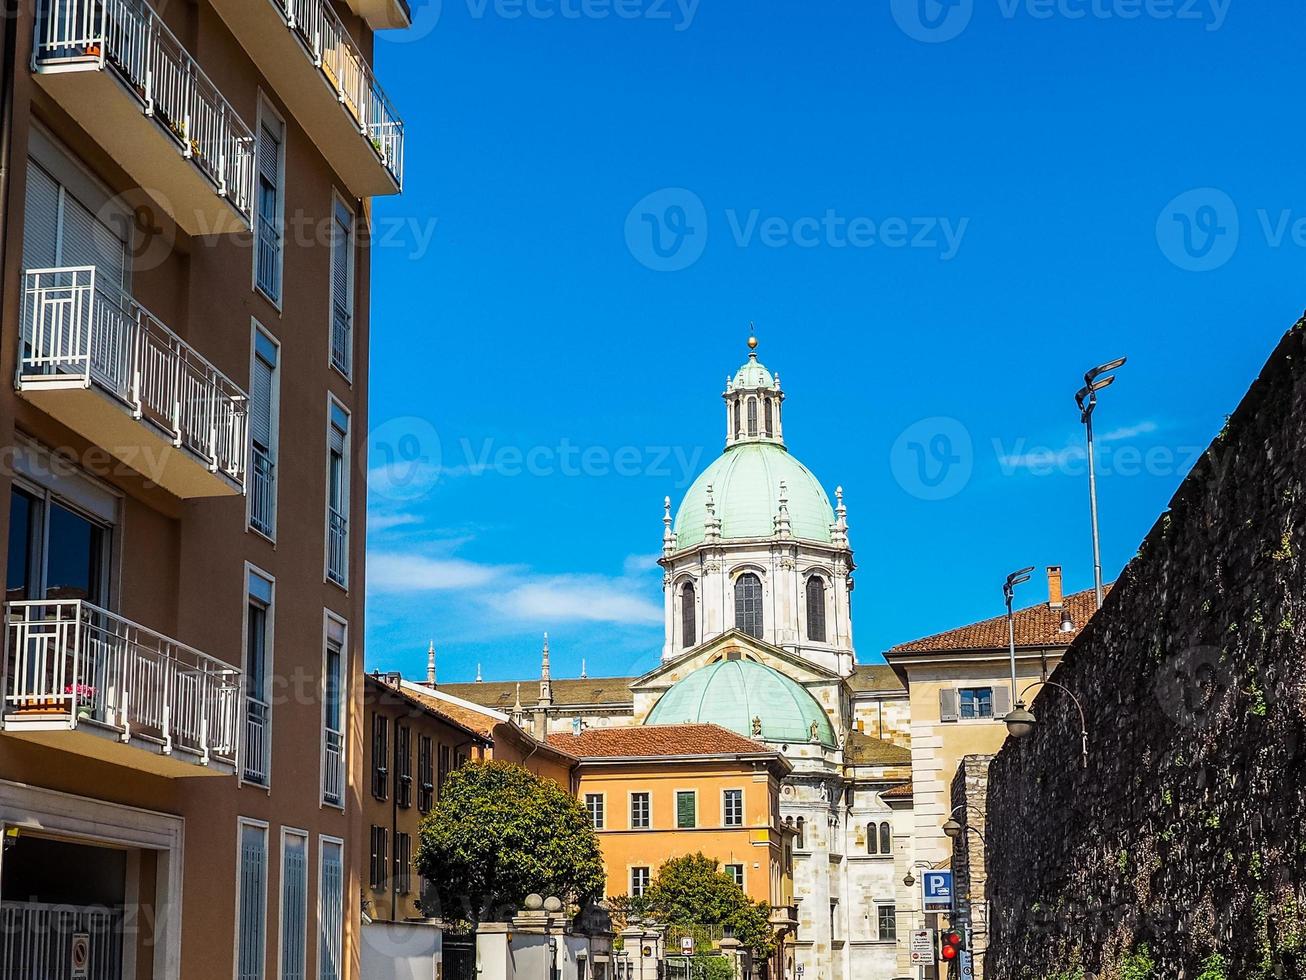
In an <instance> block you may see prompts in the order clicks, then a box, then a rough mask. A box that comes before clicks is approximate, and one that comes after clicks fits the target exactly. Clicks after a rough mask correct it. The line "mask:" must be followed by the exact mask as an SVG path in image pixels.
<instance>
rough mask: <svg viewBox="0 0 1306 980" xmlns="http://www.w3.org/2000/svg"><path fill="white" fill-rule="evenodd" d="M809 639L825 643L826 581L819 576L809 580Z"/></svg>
mask: <svg viewBox="0 0 1306 980" xmlns="http://www.w3.org/2000/svg"><path fill="white" fill-rule="evenodd" d="M807 638H808V639H809V640H815V641H816V642H817V643H824V642H825V580H824V579H823V578H821V576H819V575H813V576H812V577H811V578H809V579H808V580H807Z"/></svg>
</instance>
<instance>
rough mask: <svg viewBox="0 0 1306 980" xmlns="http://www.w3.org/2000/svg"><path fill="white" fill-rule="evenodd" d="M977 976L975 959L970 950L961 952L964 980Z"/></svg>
mask: <svg viewBox="0 0 1306 980" xmlns="http://www.w3.org/2000/svg"><path fill="white" fill-rule="evenodd" d="M974 975H975V957H974V954H973V953H971V951H970V950H968V949H963V950H962V951H961V976H962V980H970V978H971V977H973V976H974Z"/></svg>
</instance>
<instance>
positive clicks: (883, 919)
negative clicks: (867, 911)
mask: <svg viewBox="0 0 1306 980" xmlns="http://www.w3.org/2000/svg"><path fill="white" fill-rule="evenodd" d="M876 920H877V921H876V925H877V927H878V929H879V936H880V942H882V943H887V942H892V941H895V940H896V939H897V938H898V909H897V907H896V906H894V905H878V906H876Z"/></svg>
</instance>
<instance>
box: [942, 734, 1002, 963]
mask: <svg viewBox="0 0 1306 980" xmlns="http://www.w3.org/2000/svg"><path fill="white" fill-rule="evenodd" d="M992 762H993V756H991V755H968V756H966V757H965V758H964V759H962V760H961V765H959V766H958V767H957V774H956V775H955V776H953V778H952V809H953V814H954V815H955V816H956V819H957V822H958V823H960V824H961V825H962V828H963V833H962V835H961V836H960V837H958V838H957V839H956V840H954V841H953V842H952V887H953V894H954V895H955V898H954V905H955V907H956V909H957V916H956V917H955V918H954V919H953V922H952V924H953V925H957V926H962V927H964V928H966V929H967V931H968V932H969V935H970V946H969V949H970V952H971V953H972V955H973V956H974V962H973V963H972V972H971V974H970V976H973V977H975V978H976V980H983V978H984V952H985V950H987V949H988V944H989V935H988V907H987V905H986V903H985V900H984V896H985V889H986V888H987V885H988V868H987V866H986V865H985V862H984V841H985V840H987V839H988V830H987V823H988V821H987V814H986V812H985V808H986V806H987V805H988V796H989V765H990V764H991V763H992Z"/></svg>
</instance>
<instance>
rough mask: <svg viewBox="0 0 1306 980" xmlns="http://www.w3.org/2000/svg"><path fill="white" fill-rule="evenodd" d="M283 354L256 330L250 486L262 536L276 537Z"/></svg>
mask: <svg viewBox="0 0 1306 980" xmlns="http://www.w3.org/2000/svg"><path fill="white" fill-rule="evenodd" d="M280 356H281V351H280V350H279V348H278V347H277V343H276V341H275V340H273V339H272V338H271V337H270V336H269V335H268V334H267V333H265V332H264V331H263V330H262V329H261V328H260V327H258V326H257V325H255V327H254V362H253V365H252V366H251V368H250V379H249V392H250V394H249V432H250V444H251V454H250V483H249V526H250V527H251V528H253V529H254V530H255V531H258V532H259V533H260V534H263V535H266V536H267V537H269V538H275V537H276V534H277V447H276V444H277V395H278V391H277V389H278V386H279V382H280V372H279V371H278V370H277V367H278V364H279V359H280Z"/></svg>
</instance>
